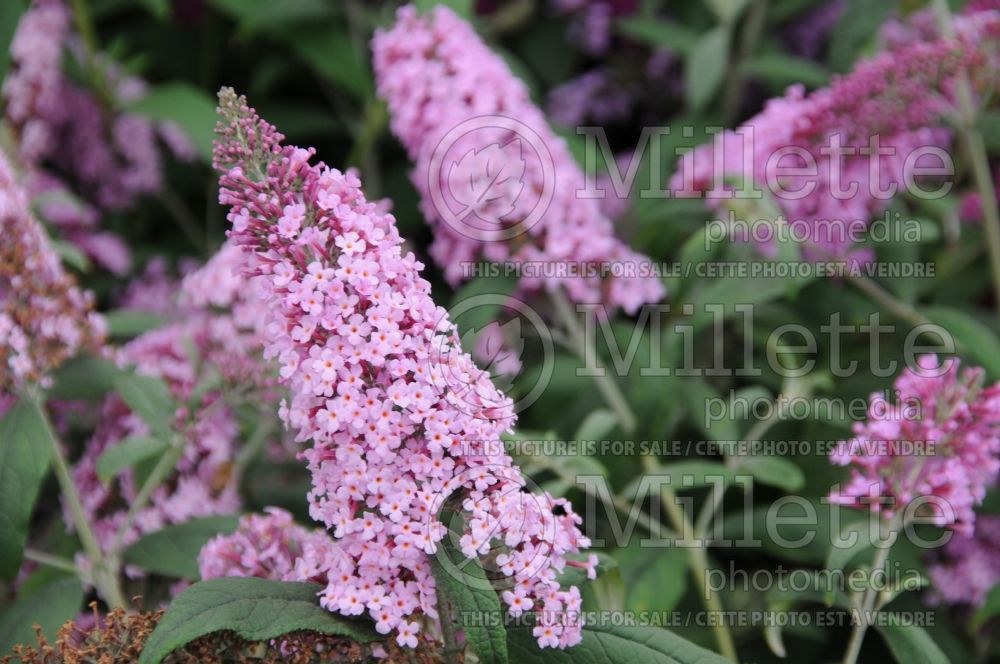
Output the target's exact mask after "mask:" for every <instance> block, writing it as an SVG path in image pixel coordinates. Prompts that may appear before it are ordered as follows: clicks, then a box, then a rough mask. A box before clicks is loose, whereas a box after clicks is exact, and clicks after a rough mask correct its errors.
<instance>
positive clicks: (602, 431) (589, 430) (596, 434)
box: [573, 408, 618, 440]
mask: <svg viewBox="0 0 1000 664" xmlns="http://www.w3.org/2000/svg"><path fill="white" fill-rule="evenodd" d="M616 426H618V418H617V417H615V414H614V413H612V412H611V411H610V410H608V409H606V408H598V409H596V410H594V411H591V412H590V414H588V415H587V417H585V418H583V422H581V423H580V427H579V428H578V429H577V430H576V433H575V434H574V435H573V438H574V439H575V440H604V438H605V437H606V436H607V435H608V434H609V433H611V432H612V431H614V428H615V427H616Z"/></svg>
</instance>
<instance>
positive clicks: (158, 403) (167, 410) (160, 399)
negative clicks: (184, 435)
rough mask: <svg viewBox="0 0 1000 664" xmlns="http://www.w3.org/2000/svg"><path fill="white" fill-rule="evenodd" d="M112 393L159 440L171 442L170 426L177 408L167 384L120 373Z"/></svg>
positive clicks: (139, 375)
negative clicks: (118, 397) (117, 396)
mask: <svg viewBox="0 0 1000 664" xmlns="http://www.w3.org/2000/svg"><path fill="white" fill-rule="evenodd" d="M114 385H115V390H116V391H117V392H118V394H119V395H121V398H122V399H123V400H124V401H125V403H126V404H128V407H129V408H131V409H132V410H133V411H134V412H135V414H136V415H138V416H139V417H141V418H142V420H143V421H144V422H145V423H146V424H148V425H149V428H150V430H151V431H152V432H153V434H154V435H155V436H156V437H157V438H159V439H160V440H164V441H169V440H171V439H172V438H173V432H172V431H171V426H170V424H171V422H172V420H173V418H174V412H175V410H176V406H175V405H174V400H173V399H172V398H171V396H170V389H169V388H168V387H167V384H166V383H164V382H163V381H162V380H160V379H159V378H154V377H153V376H144V375H142V374H136V373H122V374H119V375H118V376H116V377H115V380H114Z"/></svg>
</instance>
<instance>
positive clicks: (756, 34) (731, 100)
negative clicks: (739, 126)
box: [722, 0, 768, 126]
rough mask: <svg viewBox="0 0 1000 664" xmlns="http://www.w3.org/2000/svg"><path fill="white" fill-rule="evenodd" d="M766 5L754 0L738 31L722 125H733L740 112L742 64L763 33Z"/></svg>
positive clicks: (727, 85)
mask: <svg viewBox="0 0 1000 664" xmlns="http://www.w3.org/2000/svg"><path fill="white" fill-rule="evenodd" d="M767 3H768V0H756V2H754V3H753V5H752V6H751V7H750V13H749V15H748V16H747V19H746V21H744V22H743V29H742V30H741V31H740V46H739V52H738V53H737V55H736V59H735V60H734V61H733V64H732V66H731V67H730V69H729V77H728V81H727V83H726V90H725V93H724V94H723V101H722V109H723V111H722V117H723V123H724V124H725V125H727V126H728V125H731V124H732V123H733V121H734V120H735V119H736V115H737V114H738V113H739V111H740V99H741V97H742V96H743V87H744V83H745V82H746V81H745V79H746V76H745V72H744V63H745V62H746V60H747V58H749V57H750V56H751V55H753V52H754V51H755V50H756V49H757V42H759V41H760V36H761V34H762V33H763V32H764V24H765V19H766V18H767Z"/></svg>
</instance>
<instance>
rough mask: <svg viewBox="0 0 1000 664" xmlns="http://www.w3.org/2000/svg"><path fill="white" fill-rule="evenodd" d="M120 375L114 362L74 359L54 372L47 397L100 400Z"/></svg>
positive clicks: (82, 358)
mask: <svg viewBox="0 0 1000 664" xmlns="http://www.w3.org/2000/svg"><path fill="white" fill-rule="evenodd" d="M121 373H122V370H121V369H119V368H118V366H117V365H116V364H115V363H114V362H110V361H108V360H102V359H99V358H96V357H75V358H73V359H71V360H69V361H68V362H66V363H65V364H63V365H62V366H61V367H59V369H58V370H57V371H56V373H55V376H53V384H52V387H51V388H50V389H49V391H48V396H49V398H51V399H67V400H73V401H75V400H90V401H94V400H97V399H102V398H104V395H105V394H107V393H108V392H110V391H111V390H113V389H114V382H115V378H116V377H117V376H118V375H120V374H121Z"/></svg>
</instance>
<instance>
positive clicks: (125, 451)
mask: <svg viewBox="0 0 1000 664" xmlns="http://www.w3.org/2000/svg"><path fill="white" fill-rule="evenodd" d="M166 449H167V444H166V443H165V442H163V441H162V440H160V439H159V438H153V437H152V436H132V437H131V438H126V439H125V440H123V441H121V442H120V443H118V444H117V445H114V446H112V447H109V448H108V449H106V450H104V451H103V452H102V453H101V455H100V456H99V457H97V478H98V479H99V480H101V481H102V482H104V483H107V482H109V481H110V480H111V479H112V478H113V477H115V476H116V475H118V473H120V472H122V471H123V470H125V469H126V468H131V467H132V466H134V465H135V464H137V463H139V462H140V461H142V460H143V459H148V458H150V457H153V456H157V455H159V454H162V453H163V452H164V451H165V450H166Z"/></svg>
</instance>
